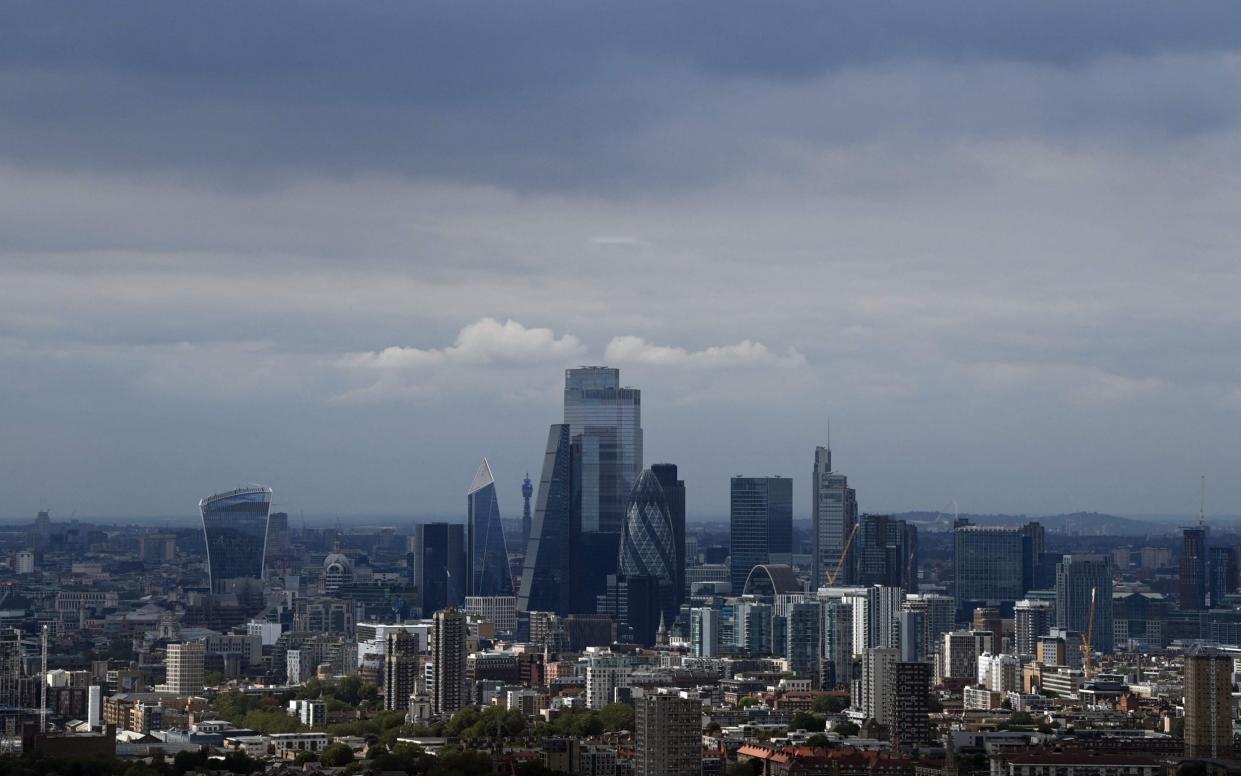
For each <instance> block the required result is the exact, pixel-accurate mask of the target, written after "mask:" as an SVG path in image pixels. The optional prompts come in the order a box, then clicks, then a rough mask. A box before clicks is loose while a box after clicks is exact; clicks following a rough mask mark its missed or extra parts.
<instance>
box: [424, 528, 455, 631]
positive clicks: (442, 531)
mask: <svg viewBox="0 0 1241 776" xmlns="http://www.w3.org/2000/svg"><path fill="white" fill-rule="evenodd" d="M465 546H466V545H465V526H463V525H461V524H460V523H419V524H418V525H416V526H414V563H415V573H414V585H415V586H416V587H417V588H418V593H417V595H418V606H419V607H420V608H421V609H422V615H423V616H424V617H430V616H431V615H432V614H433V613H435V612H438V611H439V610H441V609H448V608H451V607H456V606H461V605H462V604H464V603H465V591H466V585H467V582H466V578H467V574H466V572H465V556H466V549H465Z"/></svg>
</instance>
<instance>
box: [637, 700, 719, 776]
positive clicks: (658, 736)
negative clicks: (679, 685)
mask: <svg viewBox="0 0 1241 776" xmlns="http://www.w3.org/2000/svg"><path fill="white" fill-rule="evenodd" d="M633 735H634V755H635V758H634V767H633V773H634V776H701V774H702V702H701V701H699V700H698V699H696V698H682V697H680V696H677V695H668V694H665V693H656V694H652V695H645V696H643V697H642V698H641V699H640V700H638V702H637V703H636V704H635V707H634V729H633Z"/></svg>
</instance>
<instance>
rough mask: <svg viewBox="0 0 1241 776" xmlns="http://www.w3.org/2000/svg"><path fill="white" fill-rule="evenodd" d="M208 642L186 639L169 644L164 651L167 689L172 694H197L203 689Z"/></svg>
mask: <svg viewBox="0 0 1241 776" xmlns="http://www.w3.org/2000/svg"><path fill="white" fill-rule="evenodd" d="M206 649H207V648H206V644H205V643H204V642H201V641H186V642H183V643H180V644H169V645H168V646H167V647H166V650H165V653H164V669H165V674H164V676H165V679H164V682H165V690H166V692H168V693H170V694H172V695H197V694H198V693H200V692H202V691H203V670H204V666H205V661H206V656H207V653H206Z"/></svg>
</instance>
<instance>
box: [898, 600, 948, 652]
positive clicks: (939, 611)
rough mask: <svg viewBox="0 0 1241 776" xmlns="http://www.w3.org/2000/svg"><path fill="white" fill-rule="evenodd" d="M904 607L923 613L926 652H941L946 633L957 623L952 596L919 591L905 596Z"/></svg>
mask: <svg viewBox="0 0 1241 776" xmlns="http://www.w3.org/2000/svg"><path fill="white" fill-rule="evenodd" d="M904 607H905V608H906V609H909V610H910V611H914V612H918V613H919V614H921V615H922V628H923V631H922V643H923V645H924V647H923V648H924V650H925V652H926V654H930V653H932V652H939V650H940V647H941V646H942V645H943V643H944V634H945V633H947V632H949V631H951V630H952V628H953V626H954V625H955V623H956V615H957V611H956V602H955V601H953V600H952V596H948V595H940V594H939V593H917V594H911V595H907V596H905V603H904Z"/></svg>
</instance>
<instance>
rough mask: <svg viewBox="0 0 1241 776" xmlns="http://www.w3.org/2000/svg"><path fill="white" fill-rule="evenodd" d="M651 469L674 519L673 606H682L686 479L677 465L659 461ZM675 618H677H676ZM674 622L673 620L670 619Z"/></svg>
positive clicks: (670, 515) (669, 622)
mask: <svg viewBox="0 0 1241 776" xmlns="http://www.w3.org/2000/svg"><path fill="white" fill-rule="evenodd" d="M651 471H652V472H654V473H655V477H656V478H657V479H658V480H659V486H660V487H661V488H663V490H664V498H665V499H666V500H667V502H668V517H669V518H671V520H672V534H673V536H675V537H676V553H675V554H676V557H675V560H676V574H674V575H673V580H674V582H673V586H672V588H673V606H674V607H680V605H681V601H682V599H683V598H684V597H685V481H684V480H679V479H677V465H676V464H674V463H657V464H652V465H651ZM674 619H675V618H674ZM668 624H669V625H671V624H672V620H669V621H668Z"/></svg>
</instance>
